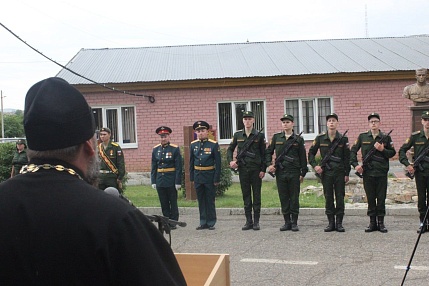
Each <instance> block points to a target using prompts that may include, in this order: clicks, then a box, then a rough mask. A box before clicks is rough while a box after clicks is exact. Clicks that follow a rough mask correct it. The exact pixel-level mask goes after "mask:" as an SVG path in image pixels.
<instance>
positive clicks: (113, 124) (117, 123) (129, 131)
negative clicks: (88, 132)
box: [92, 106, 137, 148]
mask: <svg viewBox="0 0 429 286" xmlns="http://www.w3.org/2000/svg"><path fill="white" fill-rule="evenodd" d="M92 112H93V114H94V118H95V125H96V128H97V130H100V128H102V127H108V128H110V130H111V131H112V135H111V139H112V140H113V141H115V142H118V143H119V144H120V145H121V147H125V148H126V147H129V148H132V147H137V134H136V130H137V127H136V113H135V107H134V106H107V107H93V108H92Z"/></svg>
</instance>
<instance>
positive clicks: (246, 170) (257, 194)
mask: <svg viewBox="0 0 429 286" xmlns="http://www.w3.org/2000/svg"><path fill="white" fill-rule="evenodd" d="M254 122H255V117H254V115H253V112H252V111H245V112H244V113H243V124H244V129H243V130H239V131H237V132H235V133H234V136H233V138H232V140H231V143H230V144H229V147H228V151H227V157H228V158H227V160H228V162H230V163H229V165H230V167H231V169H233V170H236V169H238V171H239V172H238V176H239V178H240V186H241V192H242V193H243V202H244V214H245V216H246V223H245V224H244V226H243V227H242V228H241V229H242V230H249V229H253V230H260V226H259V218H260V216H261V187H262V178H263V177H264V176H265V170H266V169H267V166H266V165H265V148H266V146H265V135H264V134H263V133H259V134H258V135H257V136H256V137H255V135H256V133H257V132H258V130H256V129H255V128H253V124H254ZM250 137H252V138H253V139H250ZM249 140H252V143H250V145H249V147H248V148H247V153H248V155H245V157H244V158H243V160H244V163H245V165H244V164H242V163H243V162H241V163H240V162H237V160H233V153H234V150H235V148H236V147H237V146H238V148H237V153H240V152H242V148H243V145H244V144H249V142H248V141H249ZM252 193H253V203H252ZM252 209H253V214H254V218H252Z"/></svg>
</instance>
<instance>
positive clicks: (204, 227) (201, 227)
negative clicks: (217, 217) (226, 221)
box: [197, 224, 209, 230]
mask: <svg viewBox="0 0 429 286" xmlns="http://www.w3.org/2000/svg"><path fill="white" fill-rule="evenodd" d="M206 228H209V227H208V226H207V225H206V224H205V225H199V226H197V230H202V229H206Z"/></svg>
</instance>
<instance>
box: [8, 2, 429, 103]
mask: <svg viewBox="0 0 429 286" xmlns="http://www.w3.org/2000/svg"><path fill="white" fill-rule="evenodd" d="M147 2H149V3H147ZM428 15H429V1H422V0H409V1H403V0H390V1H389V0H377V1H374V0H372V1H370V0H355V1H346V0H312V1H296V0H294V1H291V0H265V1H254V0H246V1H244V0H229V1H226V0H217V1H213V2H210V1H201V0H198V1H197V0H184V1H177V0H158V1H137V0H134V1H131V0H121V1H100V0H92V1H88V0H86V1H83V0H66V1H62V0H57V1H52V0H38V1H34V0H13V1H3V2H2V5H1V9H0V23H1V26H0V90H1V95H2V96H1V99H2V102H3V109H9V108H12V109H21V110H23V109H24V101H25V95H26V93H27V91H28V89H29V88H30V87H31V86H32V85H33V84H34V83H36V82H38V81H40V80H42V79H45V78H48V77H52V76H55V75H56V74H57V73H58V72H59V71H60V70H61V67H60V66H58V65H57V64H55V63H53V62H52V61H50V60H49V59H52V60H54V61H56V62H58V63H59V64H61V65H66V64H67V63H68V62H69V61H70V60H71V59H72V58H73V57H74V56H75V55H76V54H77V53H78V52H79V51H80V50H81V49H102V48H131V47H152V46H178V45H198V44H223V43H243V42H247V41H249V42H271V41H299V40H320V39H348V38H367V37H370V38H373V37H402V36H411V35H422V34H429V21H427V18H428ZM5 27H6V28H7V29H9V30H10V31H12V32H13V33H14V34H16V35H17V36H18V37H19V38H20V39H22V40H23V41H24V42H26V43H27V44H28V45H30V46H31V47H32V48H34V49H36V50H37V51H39V52H41V53H43V54H44V55H45V56H46V57H47V58H49V59H47V58H45V57H43V56H42V55H40V54H39V53H37V52H36V51H34V50H33V49H32V48H30V47H28V46H27V45H26V44H24V43H23V42H22V41H20V40H19V39H18V38H16V37H15V36H14V35H13V34H12V33H11V32H10V31H8V30H7V29H6V28H5Z"/></svg>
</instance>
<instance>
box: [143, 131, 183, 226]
mask: <svg viewBox="0 0 429 286" xmlns="http://www.w3.org/2000/svg"><path fill="white" fill-rule="evenodd" d="M171 132H172V130H171V128H169V127H167V126H160V127H158V128H157V129H156V131H155V133H156V134H158V135H159V137H160V139H161V143H160V144H158V145H156V146H155V147H153V149H152V167H151V172H150V175H151V176H150V180H151V184H152V188H154V189H156V191H157V192H158V197H159V202H160V203H161V209H162V215H163V216H165V217H168V218H169V219H171V220H176V221H177V220H179V208H178V206H177V191H179V190H180V188H181V185H182V155H181V154H180V148H179V146H177V145H174V144H171V143H170V134H171ZM170 228H171V229H175V228H176V226H175V225H171V226H170Z"/></svg>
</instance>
